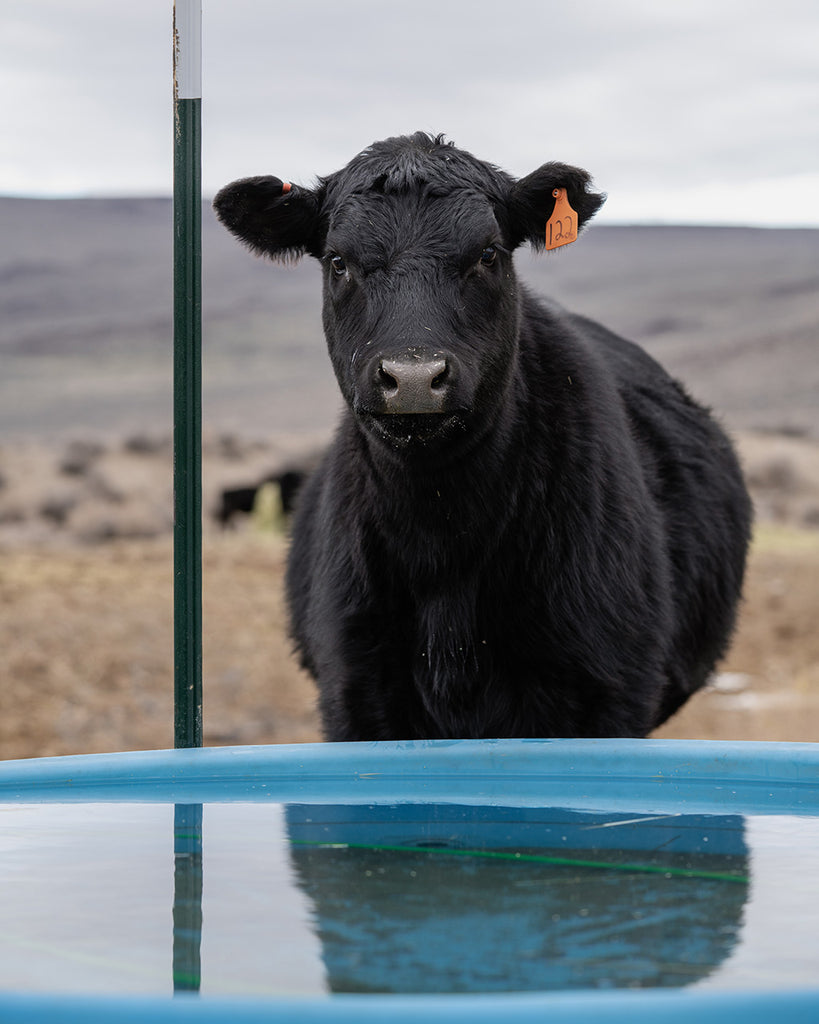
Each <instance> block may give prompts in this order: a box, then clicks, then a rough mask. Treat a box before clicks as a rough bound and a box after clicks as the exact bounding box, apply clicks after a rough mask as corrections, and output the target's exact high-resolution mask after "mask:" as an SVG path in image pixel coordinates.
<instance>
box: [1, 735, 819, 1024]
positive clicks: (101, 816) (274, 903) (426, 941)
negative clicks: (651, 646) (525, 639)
mask: <svg viewBox="0 0 819 1024" xmlns="http://www.w3.org/2000/svg"><path fill="white" fill-rule="evenodd" d="M0 815H2V817H0V822H2V823H3V824H2V831H0V844H1V845H0V877H2V883H1V884H0V920H2V922H3V925H2V935H0V938H1V939H2V947H3V955H2V957H0V1020H2V1021H3V1024H13V1022H17V1021H26V1022H34V1021H49V1022H64V1021H75V1020H76V1021H83V1022H95V1021H102V1020H106V1021H108V1020H117V1021H129V1020H140V1021H145V1020H152V1021H155V1022H159V1021H177V1020H192V1021H193V1020H196V1021H199V1020H201V1021H206V1020H213V1021H217V1020H218V1021H231V1022H234V1021H235V1022H242V1021H257V1020H258V1021H261V1020H265V1021H269V1020H276V1021H291V1020H292V1021H299V1022H301V1024H304V1022H312V1021H317V1022H318V1021H328V1022H329V1021H356V1022H366V1021H375V1020H385V1021H386V1020H389V1021H409V1020H412V1021H417V1020H424V1021H425V1022H429V1024H432V1022H437V1021H452V1020H469V1021H484V1020H487V1021H488V1020H492V1021H503V1022H516V1021H521V1022H522V1021H530V1020H531V1021H535V1020H538V1021H543V1020H549V1021H550V1022H561V1021H567V1022H568V1021H576V1022H581V1021H583V1022H585V1021H595V1022H600V1021H606V1022H620V1021H624V1022H625V1021H629V1022H630V1024H633V1022H635V1021H638V1022H639V1021H642V1020H651V1021H652V1022H655V1021H658V1020H662V1021H664V1022H665V1021H671V1022H673V1021H683V1020H685V1021H697V1022H698V1024H703V1022H708V1021H712V1020H713V1021H717V1020H719V1021H720V1024H723V1022H724V1021H725V1020H726V1019H729V1020H735V1019H736V1020H739V1019H742V1020H743V1022H744V1024H754V1022H762V1021H766V1022H767V1021H773V1020H776V1019H777V1018H781V1019H787V1020H788V1021H805V1022H808V1021H810V1022H812V1024H815V1022H816V1021H818V1020H819V746H816V745H813V744H788V743H713V742H700V741H696V742H688V741H654V740H645V741H631V740H601V741H596V740H554V741H541V740H532V741H517V740H498V741H474V742H473V741H455V742H440V741H439V742H424V743H376V744H326V745H324V744H304V745H291V746H271V747H235V748H205V749H191V750H169V751H142V752H137V753H115V754H94V755H82V756H77V757H62V758H43V759H36V760H25V761H9V762H4V763H1V764H0Z"/></svg>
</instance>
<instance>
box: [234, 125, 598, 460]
mask: <svg viewBox="0 0 819 1024" xmlns="http://www.w3.org/2000/svg"><path fill="white" fill-rule="evenodd" d="M589 182H590V179H589V175H588V174H587V173H586V172H585V171H583V170H580V169H578V168H575V167H569V166H567V165H565V164H559V163H547V164H544V165H543V166H542V167H540V168H538V170H536V171H534V172H533V173H532V174H529V175H527V176H526V177H525V178H522V179H520V180H519V181H516V180H515V179H513V178H512V177H510V176H509V175H508V174H506V173H504V172H503V171H501V170H498V169H497V168H496V167H493V166H492V165H490V164H487V163H484V162H482V161H480V160H476V159H475V158H474V157H473V156H471V155H470V154H469V153H465V152H463V151H462V150H459V149H456V148H455V147H454V146H452V145H451V144H448V143H446V142H444V141H443V140H442V139H441V138H432V137H431V136H428V135H425V134H422V133H418V134H415V135H412V136H408V137H402V138H395V139H387V140H386V141H384V142H379V143H376V144H374V145H373V146H370V147H369V149H366V150H365V151H364V152H363V153H360V154H359V155H358V156H357V157H355V158H354V159H353V160H352V161H351V162H350V163H349V164H348V165H347V167H345V168H344V169H343V170H341V171H338V172H337V173H335V174H331V175H330V176H329V177H327V178H323V179H321V180H320V181H319V183H318V186H317V187H316V188H314V189H308V188H303V187H302V186H300V185H291V184H289V183H284V182H282V181H281V180H280V179H279V178H274V177H258V178H246V179H244V180H242V181H237V182H234V183H233V184H231V185H228V186H226V187H225V188H224V189H222V191H221V192H219V194H218V195H217V196H216V199H215V201H214V207H215V209H216V213H217V215H218V216H219V219H220V220H221V221H222V223H223V224H224V225H225V226H226V227H227V228H228V229H229V230H230V231H232V232H233V233H234V234H235V235H236V236H237V237H238V238H240V239H241V240H242V241H243V242H244V243H245V244H246V245H247V246H248V247H249V248H250V249H252V250H253V251H255V252H257V253H262V254H264V255H266V256H271V257H273V258H274V259H279V260H288V259H297V258H299V257H300V256H302V255H303V254H305V253H307V254H309V255H310V256H314V257H315V258H316V259H317V260H319V261H320V262H321V265H322V270H323V274H324V314H323V317H324V329H325V333H326V336H327V344H328V348H329V352H330V357H331V359H332V361H333V366H334V369H335V372H336V377H337V378H338V382H339V386H340V388H341V391H342V393H343V395H344V398H345V399H346V401H347V403H348V404H349V406H350V408H351V409H352V410H353V412H354V414H355V415H356V417H357V418H358V420H359V422H360V423H361V424H362V426H363V427H364V428H365V429H366V430H367V431H368V432H369V433H370V434H371V435H372V436H374V437H377V438H379V439H381V440H383V441H385V442H386V443H388V444H389V445H390V446H391V447H393V448H410V449H412V448H416V447H420V448H421V449H425V450H429V447H430V446H432V445H442V444H445V443H446V442H447V441H448V440H454V439H456V438H459V437H463V435H464V434H470V433H472V431H473V430H474V429H475V428H476V427H477V425H478V424H482V425H484V426H485V425H486V423H487V422H488V421H491V420H492V419H493V414H494V411H495V410H496V409H497V408H499V406H500V403H501V402H502V399H503V395H504V393H505V391H506V387H507V384H508V381H509V379H510V377H511V375H512V373H513V371H514V366H515V361H516V353H517V339H518V330H519V317H520V302H519V294H518V284H517V279H516V276H515V273H514V269H513V265H512V253H513V251H514V250H515V249H516V248H517V247H518V246H519V245H521V244H522V243H523V242H529V243H530V244H531V245H533V246H534V247H535V248H536V249H541V248H543V246H544V242H545V230H546V223H547V221H548V220H549V217H550V215H551V213H552V210H553V208H554V204H555V190H556V189H558V188H563V189H566V193H567V197H568V200H569V204H570V205H571V206H572V208H573V209H574V210H575V211H576V213H577V217H578V227H579V228H582V226H583V225H584V223H585V222H586V221H587V220H588V219H589V218H590V217H592V216H593V214H594V213H595V212H596V210H597V209H598V208H599V206H600V205H601V204H602V202H603V198H604V197H603V196H601V195H597V194H595V193H593V192H590V191H589V189H588V186H589Z"/></svg>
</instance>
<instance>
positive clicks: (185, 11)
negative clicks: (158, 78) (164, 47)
mask: <svg viewBox="0 0 819 1024" xmlns="http://www.w3.org/2000/svg"><path fill="white" fill-rule="evenodd" d="M173 24H174V32H173V36H174V38H173V57H174V85H175V87H176V98H177V99H179V100H198V99H200V98H201V96H202V0H176V2H175V3H174V8H173Z"/></svg>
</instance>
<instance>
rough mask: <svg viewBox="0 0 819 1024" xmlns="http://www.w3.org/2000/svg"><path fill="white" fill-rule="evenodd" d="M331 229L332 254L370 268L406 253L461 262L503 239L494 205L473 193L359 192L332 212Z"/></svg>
mask: <svg viewBox="0 0 819 1024" xmlns="http://www.w3.org/2000/svg"><path fill="white" fill-rule="evenodd" d="M328 227H329V230H328V233H327V246H328V249H332V250H336V249H338V250H339V251H342V252H344V253H345V254H346V255H348V256H355V257H356V259H357V261H358V262H359V263H360V264H372V265H380V264H384V263H389V262H390V261H391V260H392V259H394V258H395V256H396V255H398V254H400V253H407V252H414V253H416V254H418V255H419V256H420V255H431V256H436V257H439V258H442V259H447V258H451V259H455V260H457V259H458V258H459V257H460V255H461V254H463V253H465V252H469V251H471V250H472V249H474V248H476V247H477V248H480V247H481V246H484V245H487V244H489V243H491V242H497V241H500V240H501V239H500V238H499V231H500V228H499V226H498V221H497V218H496V216H495V210H494V206H493V203H492V202H491V201H490V199H489V198H488V197H487V196H486V195H484V194H483V193H480V192H475V191H473V190H471V189H459V190H456V191H453V192H450V193H448V194H445V195H441V194H438V193H436V191H435V190H432V189H421V190H419V191H417V192H404V193H401V194H393V195H384V194H383V193H378V192H363V193H356V194H354V195H351V196H348V197H347V198H346V199H345V201H344V202H342V203H340V204H338V205H337V206H336V207H335V208H334V209H333V211H332V214H331V216H330V219H329V225H328Z"/></svg>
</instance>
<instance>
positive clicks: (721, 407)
mask: <svg viewBox="0 0 819 1024" xmlns="http://www.w3.org/2000/svg"><path fill="white" fill-rule="evenodd" d="M0 216H2V218H3V225H4V232H3V236H2V245H1V246H0V323H1V324H2V334H0V360H2V374H0V650H2V652H3V656H2V669H0V673H2V681H1V682H0V757H2V758H11V757H30V756H38V755H48V754H63V753H81V752H92V751H103V750H118V749H120V750H121V749H137V748H146V747H165V746H170V745H171V744H172V709H171V705H172V691H173V686H172V675H173V664H172V660H173V641H172V572H173V569H172V543H171V519H172V486H173V484H172V452H171V443H170V432H171V364H172V360H171V334H170V324H171V313H170V306H171V295H170V239H171V230H170V217H171V210H170V204H169V202H167V201H166V200H113V199H112V200H23V199H18V200H14V199H0ZM203 235H204V254H205V268H204V275H205V282H204V296H205V310H204V422H205V444H204V458H203V472H204V514H205V531H204V569H205V574H204V622H205V642H204V643H205V646H204V658H205V669H204V702H205V739H206V742H207V743H210V744H225V743H264V742H300V741H305V740H311V739H316V738H318V731H317V723H316V718H315V714H314V694H313V689H312V684H311V683H310V682H309V680H307V679H306V678H305V677H304V676H303V675H302V674H301V673H300V672H299V670H298V669H297V668H296V666H295V664H294V662H293V660H292V658H291V656H290V648H289V643H288V640H287V637H286V625H285V613H284V608H283V602H282V594H281V578H282V571H283V564H284V558H285V552H286V535H285V532H284V530H283V523H282V519H281V517H280V516H279V515H278V514H275V512H276V510H275V509H273V510H272V511H273V513H274V514H271V509H270V508H268V510H267V515H266V516H261V515H260V514H259V510H258V508H257V514H256V515H255V516H253V515H248V514H246V513H243V512H242V513H239V514H238V515H237V516H236V517H235V518H234V520H233V522H232V523H231V524H230V525H229V526H228V527H227V528H226V527H224V526H223V525H222V524H221V523H220V522H219V521H218V519H217V516H216V512H217V511H218V509H219V506H220V502H221V500H222V494H223V492H224V491H225V490H226V489H232V488H240V487H254V486H255V485H257V484H259V483H260V482H261V481H262V480H264V479H265V478H267V477H269V476H272V475H276V474H280V473H281V472H282V471H283V470H284V469H287V468H293V467H296V468H299V467H302V466H305V465H308V464H309V463H310V462H311V461H312V460H314V458H315V455H316V453H317V452H318V451H320V450H321V448H322V446H323V445H324V444H325V443H326V441H327V439H328V437H329V435H330V431H331V430H332V424H333V423H334V421H335V419H336V417H337V413H338V407H339V400H338V398H337V394H336V388H335V383H334V381H333V379H332V375H331V371H330V367H329V361H328V360H327V357H326V354H325V352H324V346H323V340H322V336H321V329H320V317H319V304H320V294H319V292H320V281H319V276H318V273H317V271H316V268H315V266H313V265H310V264H309V263H308V264H305V265H303V266H299V267H295V268H275V267H272V266H271V265H269V264H267V263H265V262H263V261H260V260H254V259H252V258H251V257H250V256H248V254H247V253H245V252H244V251H242V250H241V249H240V248H239V247H238V246H236V245H235V244H234V243H233V242H232V241H231V239H230V238H228V236H227V235H226V233H224V232H222V231H221V230H220V229H219V228H218V226H217V225H216V224H215V223H214V222H213V220H212V217H211V215H210V213H209V211H207V210H206V212H205V218H204V229H203ZM124 238H127V240H128V241H127V245H123V239H124ZM518 265H519V269H520V271H521V274H522V275H523V276H524V277H525V278H526V279H527V281H529V282H530V284H531V285H532V287H534V288H535V289H536V290H538V291H541V292H544V293H548V294H550V295H551V296H552V297H553V298H555V299H557V300H558V301H560V302H562V303H564V304H565V305H567V306H569V307H571V308H573V309H575V310H576V311H578V312H581V313H585V314H587V315H590V316H593V317H596V318H599V319H601V320H602V321H603V322H604V323H606V324H607V325H609V326H610V327H612V328H614V329H615V330H618V331H620V332H621V333H623V334H625V335H626V336H627V337H631V338H632V339H634V340H637V341H639V342H640V343H641V344H643V345H644V346H645V347H646V348H647V349H648V350H649V351H650V352H652V353H653V354H654V355H655V356H656V357H657V358H659V359H660V360H661V361H662V362H663V363H664V364H665V365H666V366H667V367H668V368H669V369H670V370H671V371H672V372H674V373H675V374H676V375H677V376H679V377H680V378H681V379H682V380H683V381H684V382H685V383H686V385H687V386H688V387H689V389H690V391H691V392H692V393H693V394H694V396H695V397H697V398H698V399H700V400H701V401H704V402H705V403H706V404H709V405H711V406H712V407H713V408H714V409H715V411H716V412H717V414H718V415H719V416H720V417H721V418H722V419H723V420H724V422H725V423H726V425H727V426H728V428H729V429H730V431H731V432H732V433H733V434H734V436H735V438H736V440H737V443H738V446H739V449H740V452H741V455H742V459H743V463H744V466H745V469H746V474H747V477H748V481H749V485H750V487H751V490H752V494H753V498H754V503H755V507H756V512H757V528H756V535H755V541H754V547H753V551H752V556H751V561H750V565H749V572H748V582H747V588H746V599H745V602H744V605H743V608H742V613H741V618H740V625H739V629H738V632H737V636H736V641H735V644H734V646H733V648H732V650H731V652H730V654H729V656H728V658H727V659H726V661H725V663H724V665H723V666H721V670H720V675H719V676H718V677H717V678H716V680H715V682H714V685H713V686H712V687H711V688H710V689H709V690H708V691H706V692H704V693H702V694H700V695H698V696H697V697H696V698H695V699H694V700H692V701H691V702H690V704H689V705H688V706H687V707H686V708H685V709H684V710H683V711H682V712H681V713H680V714H679V715H678V716H677V717H676V718H675V719H673V720H672V721H671V722H670V723H669V724H668V725H667V726H665V727H664V728H663V730H662V731H661V733H660V735H663V736H676V737H708V738H737V739H776V740H784V739H787V740H817V739H819V631H817V629H816V622H817V621H819V586H817V579H819V416H817V409H816V404H817V403H816V398H817V395H819V359H817V358H816V353H817V338H818V337H819V302H817V294H818V293H819V288H817V285H819V271H817V268H819V231H816V230H775V229H767V230H762V229H744V228H696V227H684V228H683V227H680V228H672V227H653V228H652V227H636V228H627V227H613V226H607V225H602V226H599V227H593V228H591V229H590V230H589V232H588V233H587V234H586V235H585V236H584V238H583V239H582V240H581V241H580V242H579V243H578V244H577V245H575V246H572V247H571V248H570V249H569V250H566V251H565V252H564V253H559V254H556V256H555V257H554V258H541V259H537V260H536V259H534V258H533V257H530V256H529V255H528V253H525V252H521V253H520V255H519V257H518ZM274 493H275V492H274ZM269 497H270V494H269V492H268V498H269ZM262 518H266V519H267V523H266V526H267V528H266V529H262V528H261V526H262V525H263V524H262V523H261V522H260V520H261V519H262ZM271 524H272V526H273V527H274V528H270V527H271Z"/></svg>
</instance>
